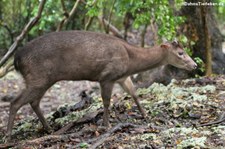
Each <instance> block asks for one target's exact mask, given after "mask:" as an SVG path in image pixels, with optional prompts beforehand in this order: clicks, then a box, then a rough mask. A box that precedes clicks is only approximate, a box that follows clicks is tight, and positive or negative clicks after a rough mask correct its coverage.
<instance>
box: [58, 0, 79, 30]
mask: <svg viewBox="0 0 225 149" xmlns="http://www.w3.org/2000/svg"><path fill="white" fill-rule="evenodd" d="M80 1H81V0H77V1H76V3H75V4H74V6H73V8H72V10H71V11H70V13H69V15H68V16H65V17H64V18H63V19H62V21H61V22H60V23H59V25H58V27H57V30H56V31H57V32H58V31H60V30H61V29H62V27H63V26H65V25H66V24H67V23H68V22H69V20H70V19H71V18H72V17H73V15H74V14H75V12H76V10H77V8H78V4H79V3H80ZM63 9H64V8H63Z"/></svg>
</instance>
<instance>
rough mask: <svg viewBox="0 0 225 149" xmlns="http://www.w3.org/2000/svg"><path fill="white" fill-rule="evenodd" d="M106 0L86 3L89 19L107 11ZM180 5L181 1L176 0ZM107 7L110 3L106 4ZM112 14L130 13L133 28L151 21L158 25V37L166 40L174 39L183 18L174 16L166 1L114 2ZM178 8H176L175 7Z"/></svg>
mask: <svg viewBox="0 0 225 149" xmlns="http://www.w3.org/2000/svg"><path fill="white" fill-rule="evenodd" d="M106 2H107V1H106V0H98V1H96V3H95V4H93V1H92V0H88V1H87V4H88V5H87V7H86V8H87V9H88V12H87V15H88V16H90V17H93V16H99V15H102V9H107V7H108V6H107V5H105V4H106ZM177 2H179V3H181V2H182V0H177ZM108 4H109V6H111V5H110V4H112V2H111V3H110V2H108ZM114 8H115V9H114V12H115V13H114V14H115V15H116V16H117V17H119V16H125V14H126V13H131V14H132V16H133V18H134V22H133V27H134V28H136V29H137V28H140V27H141V26H143V25H148V24H149V23H150V21H151V20H153V21H155V22H156V24H158V26H159V28H158V35H159V36H160V37H164V38H166V39H168V40H172V39H173V38H174V37H176V31H177V27H178V25H180V24H181V23H183V22H184V20H185V19H184V17H181V16H175V15H174V14H173V12H174V10H173V9H172V8H171V7H170V4H169V3H168V0H145V1H140V0H116V2H115V7H114ZM176 8H178V7H176Z"/></svg>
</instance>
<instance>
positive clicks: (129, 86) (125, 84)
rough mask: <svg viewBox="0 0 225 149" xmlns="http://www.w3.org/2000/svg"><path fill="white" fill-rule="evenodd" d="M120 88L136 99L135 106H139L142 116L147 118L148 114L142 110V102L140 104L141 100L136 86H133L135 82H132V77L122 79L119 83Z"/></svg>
mask: <svg viewBox="0 0 225 149" xmlns="http://www.w3.org/2000/svg"><path fill="white" fill-rule="evenodd" d="M117 82H118V83H119V84H120V86H121V87H122V88H123V89H124V91H125V92H127V93H128V94H130V95H131V97H132V98H133V99H134V102H135V104H136V105H137V107H138V110H139V111H140V112H141V115H142V116H143V117H144V118H146V112H145V110H144V109H143V108H142V106H141V104H140V102H139V99H138V97H137V95H136V93H135V92H136V90H135V88H134V85H133V82H132V80H131V78H130V77H127V78H123V79H120V80H118V81H117Z"/></svg>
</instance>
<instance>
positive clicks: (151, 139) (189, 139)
mask: <svg viewBox="0 0 225 149" xmlns="http://www.w3.org/2000/svg"><path fill="white" fill-rule="evenodd" d="M23 87H24V85H23V82H22V79H21V78H20V76H18V75H15V72H12V73H9V74H8V75H7V76H6V77H4V78H2V79H1V80H0V97H1V98H2V97H4V96H5V95H11V96H15V95H17V94H18V93H19V91H20V90H21V89H22V88H23ZM84 91H86V92H84ZM137 94H138V96H139V97H140V100H141V104H142V105H143V107H144V108H145V110H146V112H147V114H148V117H147V118H146V119H143V118H142V117H141V116H140V113H139V111H138V109H137V107H136V106H135V104H134V103H133V100H132V99H131V98H130V96H129V95H127V94H126V93H123V92H122V91H121V90H120V89H118V87H116V91H115V92H114V94H113V97H112V100H111V101H112V104H111V108H110V113H111V115H110V123H111V125H112V127H111V128H109V129H105V128H104V127H102V126H101V124H102V115H103V108H102V107H103V105H102V101H101V100H102V99H101V97H100V95H99V86H98V85H97V84H96V83H88V82H72V81H67V82H66V81H62V82H59V83H57V84H55V85H54V86H53V87H52V88H50V89H49V90H48V91H47V93H46V94H45V96H44V97H43V99H42V101H41V109H42V111H43V113H44V114H45V116H46V118H47V121H48V122H49V124H50V126H51V127H52V129H53V131H52V133H50V134H49V133H47V132H45V131H44V130H43V129H42V125H41V124H40V122H39V120H38V119H37V117H36V115H35V114H34V113H33V111H32V109H31V107H30V106H29V105H26V106H24V107H22V108H21V109H20V110H19V112H18V114H17V116H16V120H15V124H14V129H13V136H12V143H6V144H4V143H3V141H4V139H5V130H6V124H7V120H8V111H9V103H7V102H1V101H0V148H10V147H11V148H52V149H54V148H119V149H123V148H144V149H153V148H154V149H158V148H213V149H215V148H217V149H220V148H221V149H222V148H224V147H225V76H224V75H219V76H215V77H210V78H207V77H204V78H196V79H187V80H183V81H176V80H172V81H171V83H170V84H169V85H167V86H165V85H162V84H158V83H154V84H152V85H151V86H149V87H148V88H142V89H138V90H137Z"/></svg>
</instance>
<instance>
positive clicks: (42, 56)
mask: <svg viewBox="0 0 225 149" xmlns="http://www.w3.org/2000/svg"><path fill="white" fill-rule="evenodd" d="M167 64H171V65H173V66H175V67H178V68H183V69H186V70H193V69H195V68H196V67H197V65H196V63H195V62H194V61H193V60H192V59H191V58H190V57H189V56H188V55H187V54H186V53H185V51H184V50H183V48H182V46H181V45H180V44H179V43H178V42H175V41H174V42H171V43H163V44H161V45H159V46H154V47H152V48H141V47H136V46H132V45H130V44H128V43H126V42H125V41H123V40H121V39H118V38H116V37H114V36H111V35H106V34H101V33H94V32H85V31H63V32H54V33H49V34H46V35H43V36H40V37H38V38H36V39H34V40H33V41H31V42H29V43H27V44H26V45H25V46H24V47H23V48H21V49H20V50H18V51H17V52H16V54H15V58H14V66H15V69H16V70H18V71H19V72H20V73H21V74H22V76H23V78H24V80H25V84H26V88H25V89H23V90H22V92H21V93H20V94H19V95H18V96H17V97H16V98H15V99H14V100H13V101H12V102H11V104H10V114H9V120H8V126H7V127H8V128H7V132H6V135H7V138H8V139H7V140H10V138H11V133H12V127H13V123H14V118H15V115H16V113H17V111H18V110H19V109H20V107H22V106H23V105H25V104H27V103H29V104H30V105H31V107H32V109H33V110H34V112H35V113H36V114H37V116H38V118H39V119H40V121H41V123H42V124H43V127H44V128H45V129H50V126H49V125H48V123H47V122H46V120H45V118H44V116H43V114H42V112H41V109H40V106H39V104H40V100H41V98H42V96H43V95H44V94H45V92H46V90H48V88H50V87H51V86H52V85H53V84H54V83H56V82H57V81H60V80H90V81H98V82H99V83H100V87H101V96H102V99H103V105H104V114H103V125H105V126H109V105H110V98H111V93H112V89H113V85H114V83H119V84H120V85H121V87H122V88H123V89H124V90H125V91H126V92H127V93H129V94H130V95H131V96H132V97H133V99H134V101H135V103H136V105H137V107H138V109H139V111H140V112H141V114H142V116H143V117H145V116H146V114H145V112H144V110H143V109H142V107H141V105H140V103H139V100H138V98H137V96H136V95H135V88H134V86H133V83H132V81H131V79H130V77H129V76H130V75H132V74H135V73H138V72H142V71H145V70H148V69H152V68H155V67H158V66H161V65H167Z"/></svg>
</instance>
